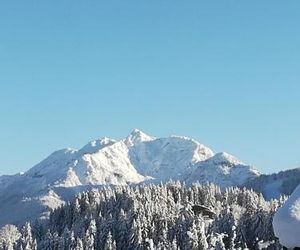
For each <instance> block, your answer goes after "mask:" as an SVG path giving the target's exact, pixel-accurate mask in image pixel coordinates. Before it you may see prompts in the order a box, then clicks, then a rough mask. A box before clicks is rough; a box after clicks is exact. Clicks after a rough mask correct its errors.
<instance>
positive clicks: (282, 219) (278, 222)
mask: <svg viewBox="0 0 300 250" xmlns="http://www.w3.org/2000/svg"><path fill="white" fill-rule="evenodd" d="M273 228H274V233H275V235H276V236H277V237H278V238H279V241H280V243H281V244H282V245H284V246H285V247H287V248H290V249H293V248H295V247H300V185H299V186H298V187H297V188H296V189H295V191H294V192H293V193H292V195H291V196H290V197H289V199H288V200H287V201H286V203H285V204H284V205H283V206H282V207H281V208H279V209H278V211H277V212H276V214H275V216H274V218H273Z"/></svg>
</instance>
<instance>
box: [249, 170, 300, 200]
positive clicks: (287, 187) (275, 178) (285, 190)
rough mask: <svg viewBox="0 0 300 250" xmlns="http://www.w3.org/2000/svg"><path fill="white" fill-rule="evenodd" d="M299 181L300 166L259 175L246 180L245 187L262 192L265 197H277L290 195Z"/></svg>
mask: <svg viewBox="0 0 300 250" xmlns="http://www.w3.org/2000/svg"><path fill="white" fill-rule="evenodd" d="M299 183H300V168H295V169H289V170H285V171H281V172H279V173H274V174H270V175H265V174H263V175H260V176H259V177H258V178H255V179H251V180H248V181H247V182H246V183H245V186H246V187H247V188H252V189H253V190H254V191H256V192H259V193H262V194H263V195H264V197H265V199H267V200H270V199H278V198H279V197H280V195H291V193H292V192H293V191H294V190H295V188H296V187H297V186H298V185H299Z"/></svg>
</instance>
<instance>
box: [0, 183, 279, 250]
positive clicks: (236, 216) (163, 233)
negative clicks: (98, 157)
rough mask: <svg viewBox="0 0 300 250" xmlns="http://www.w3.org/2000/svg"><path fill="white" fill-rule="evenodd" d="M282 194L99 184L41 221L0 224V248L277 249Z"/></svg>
mask: <svg viewBox="0 0 300 250" xmlns="http://www.w3.org/2000/svg"><path fill="white" fill-rule="evenodd" d="M284 201H285V197H281V198H280V199H279V200H271V201H266V200H265V199H264V198H263V196H262V195H260V194H257V193H255V192H254V191H251V190H248V189H246V188H243V189H239V188H233V187H230V188H227V189H225V190H224V191H221V190H220V188H219V187H218V186H216V185H213V184H211V185H202V184H193V185H192V186H186V185H185V184H182V183H180V182H168V183H167V184H160V185H154V184H150V185H143V186H131V187H130V186H118V187H104V188H101V189H93V190H91V191H88V192H84V193H81V194H79V195H78V196H77V198H76V199H75V201H74V202H72V203H69V204H67V205H65V206H62V207H60V208H58V209H56V210H54V211H53V212H52V213H51V215H50V220H49V221H47V222H34V223H31V224H29V223H26V224H25V226H23V228H21V229H20V230H18V229H17V228H16V227H14V226H6V227H4V228H2V229H1V232H0V237H1V239H0V242H1V249H18V250H19V249H23V250H25V249H27V250H29V249H74V250H75V249H76V250H77V249H78V250H79V249H89V250H92V249H107V250H108V249H247V248H248V249H282V246H281V245H280V244H279V242H278V240H277V239H276V238H275V236H274V232H273V228H272V218H273V215H274V213H275V211H276V210H277V209H278V207H280V206H281V205H282V204H283V202H284ZM8 235H9V236H10V237H8Z"/></svg>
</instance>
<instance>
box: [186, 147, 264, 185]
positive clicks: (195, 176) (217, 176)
mask: <svg viewBox="0 0 300 250" xmlns="http://www.w3.org/2000/svg"><path fill="white" fill-rule="evenodd" d="M259 175H260V173H259V172H258V171H257V170H256V169H254V168H253V167H252V166H249V165H245V164H244V163H242V162H241V161H240V160H238V159H237V158H235V157H234V156H232V155H229V154H227V153H217V154H215V155H213V156H212V157H210V158H209V159H207V160H206V161H201V162H199V163H198V164H197V165H196V168H195V170H193V171H192V172H191V174H189V175H188V177H187V178H186V182H187V183H193V182H196V181H199V182H203V183H208V182H209V183H215V184H218V185H219V186H220V187H221V188H225V187H229V186H241V185H242V184H243V183H245V182H246V181H247V180H249V179H252V178H256V177H257V176H259Z"/></svg>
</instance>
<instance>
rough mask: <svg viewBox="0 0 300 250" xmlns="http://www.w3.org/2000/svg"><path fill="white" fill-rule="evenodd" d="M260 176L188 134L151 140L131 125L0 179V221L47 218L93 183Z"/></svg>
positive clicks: (239, 180) (240, 180)
mask: <svg viewBox="0 0 300 250" xmlns="http://www.w3.org/2000/svg"><path fill="white" fill-rule="evenodd" d="M259 176H260V172H259V171H258V170H256V169H255V168H254V167H253V166H250V165H246V164H244V163H243V162H242V161H240V160H239V159H237V158H236V157H234V156H232V155H230V154H228V153H225V152H221V153H214V152H213V150H211V149H210V148H208V147H206V146H205V145H203V144H201V143H199V142H198V141H196V140H194V139H192V138H189V137H185V136H174V135H173V136H169V137H165V138H156V137H153V136H150V135H147V134H146V133H144V132H142V131H141V130H138V129H135V130H133V131H132V132H131V133H130V134H129V135H128V136H127V137H125V139H121V140H115V139H111V138H107V137H103V138H100V139H96V140H92V141H90V142H89V143H87V144H86V145H84V146H83V147H82V148H81V149H70V148H66V149H62V150H58V151H55V152H54V153H52V154H51V155H49V156H48V157H47V158H46V159H44V160H42V161H41V162H40V163H38V164H36V165H35V166H33V167H32V168H31V169H29V170H28V171H26V172H25V173H24V174H17V175H13V176H4V177H3V176H2V177H0V183H1V185H0V210H1V211H4V213H2V215H0V225H3V224H6V223H16V224H18V223H22V222H23V221H25V220H31V219H35V218H36V217H38V218H47V216H48V214H49V211H50V210H51V209H54V208H56V207H57V206H60V205H62V204H64V203H65V202H67V201H68V200H69V199H72V197H74V196H75V195H76V194H77V193H79V192H80V191H82V190H84V189H88V188H92V187H94V186H101V185H130V184H139V183H144V182H147V183H149V182H166V181H168V180H171V179H172V180H179V181H185V182H187V183H192V182H200V183H207V182H212V183H215V184H216V185H219V186H221V188H226V187H230V186H242V185H244V184H245V183H246V182H249V181H250V180H252V179H255V178H257V177H259ZM16 206H18V209H17V210H19V209H20V210H22V212H21V213H20V212H18V211H15V209H14V208H15V207H16ZM29 210H30V213H29V214H27V211H29ZM34 214H35V215H34Z"/></svg>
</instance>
